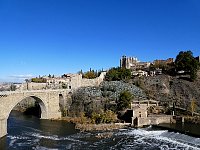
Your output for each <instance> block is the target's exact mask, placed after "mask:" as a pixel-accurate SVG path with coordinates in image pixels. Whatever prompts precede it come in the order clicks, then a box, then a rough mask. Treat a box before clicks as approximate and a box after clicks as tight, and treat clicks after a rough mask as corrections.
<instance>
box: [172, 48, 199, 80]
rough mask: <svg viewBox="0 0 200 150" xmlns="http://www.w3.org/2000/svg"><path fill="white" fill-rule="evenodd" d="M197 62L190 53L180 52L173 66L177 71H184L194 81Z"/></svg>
mask: <svg viewBox="0 0 200 150" xmlns="http://www.w3.org/2000/svg"><path fill="white" fill-rule="evenodd" d="M199 65H200V64H199V62H198V61H197V60H196V59H195V58H194V57H193V53H192V52H191V51H185V52H184V51H181V52H179V54H178V55H177V56H176V60H175V66H176V70H177V71H181V70H184V71H185V72H186V73H187V74H189V75H190V79H191V80H192V81H194V80H195V79H196V77H197V71H198V69H199Z"/></svg>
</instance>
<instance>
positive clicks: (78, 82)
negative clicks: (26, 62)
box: [20, 72, 106, 90]
mask: <svg viewBox="0 0 200 150" xmlns="http://www.w3.org/2000/svg"><path fill="white" fill-rule="evenodd" d="M105 75H106V72H102V73H101V74H100V76H99V77H97V78H95V79H85V78H83V77H82V75H81V74H73V75H72V76H71V78H70V80H69V79H66V83H65V84H66V85H67V89H77V88H80V87H87V86H99V85H100V83H101V82H103V80H104V77H105ZM63 79H64V78H63ZM59 88H62V83H60V84H59V83H57V84H55V83H52V84H51V83H35V82H28V83H23V84H22V86H21V88H20V90H43V89H59Z"/></svg>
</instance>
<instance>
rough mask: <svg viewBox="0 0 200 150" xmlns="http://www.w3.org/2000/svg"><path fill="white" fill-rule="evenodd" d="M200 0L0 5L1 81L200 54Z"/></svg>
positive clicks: (3, 2) (41, 2) (4, 3)
mask: <svg viewBox="0 0 200 150" xmlns="http://www.w3.org/2000/svg"><path fill="white" fill-rule="evenodd" d="M199 6H200V2H199V1H196V0H190V1H189V0H183V1H181V2H180V1H174V0H167V1H162V2H161V1H159V0H152V1H145V0H142V1H129V0H126V1H123V2H122V1H109V2H108V1H105V0H103V1H93V2H91V1H89V0H86V1H84V2H83V1H80V0H77V1H59V2H57V1H53V0H52V1H48V2H47V1H45V0H42V1H38V0H36V1H15V2H9V1H1V2H0V8H1V9H0V19H1V23H0V25H1V28H0V33H1V35H0V50H1V59H0V63H1V74H0V82H4V81H22V80H24V78H25V77H34V76H38V75H48V74H55V75H61V74H64V73H77V72H78V71H80V70H81V69H82V70H83V71H87V70H89V69H90V68H92V69H94V70H99V69H100V70H101V69H102V68H103V69H109V68H111V67H117V66H119V60H120V58H121V56H123V55H126V56H134V57H137V58H138V59H139V60H140V61H153V60H155V59H167V58H175V57H176V55H177V54H178V53H179V52H180V51H186V50H191V51H192V52H193V54H194V56H199V55H200V45H199V43H200V41H199V39H200V35H199V34H198V33H199V32H200V28H199V25H200V19H199V18H200V12H199V10H200V7H199Z"/></svg>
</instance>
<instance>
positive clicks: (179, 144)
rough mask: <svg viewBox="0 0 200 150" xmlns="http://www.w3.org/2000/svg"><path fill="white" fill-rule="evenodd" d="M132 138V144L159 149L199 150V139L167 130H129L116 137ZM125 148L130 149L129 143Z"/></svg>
mask: <svg viewBox="0 0 200 150" xmlns="http://www.w3.org/2000/svg"><path fill="white" fill-rule="evenodd" d="M120 134H121V135H127V136H129V137H131V136H133V137H134V138H135V139H134V140H132V146H133V144H138V145H142V144H143V145H149V144H150V145H152V146H153V145H154V146H155V147H159V148H160V149H163V150H165V149H195V150H200V139H199V138H194V137H191V136H188V135H184V134H180V133H174V132H168V131H167V130H158V131H148V130H146V129H131V130H129V131H125V132H120V133H118V135H120ZM126 147H131V142H130V143H128V144H127V143H126Z"/></svg>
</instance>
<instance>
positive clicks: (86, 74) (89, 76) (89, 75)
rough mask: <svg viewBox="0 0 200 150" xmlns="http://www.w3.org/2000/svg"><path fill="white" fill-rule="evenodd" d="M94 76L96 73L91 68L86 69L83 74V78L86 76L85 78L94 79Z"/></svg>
mask: <svg viewBox="0 0 200 150" xmlns="http://www.w3.org/2000/svg"><path fill="white" fill-rule="evenodd" d="M96 77H97V75H96V73H95V72H94V70H91V69H90V71H87V72H86V73H84V74H83V78H87V79H94V78H96Z"/></svg>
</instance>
